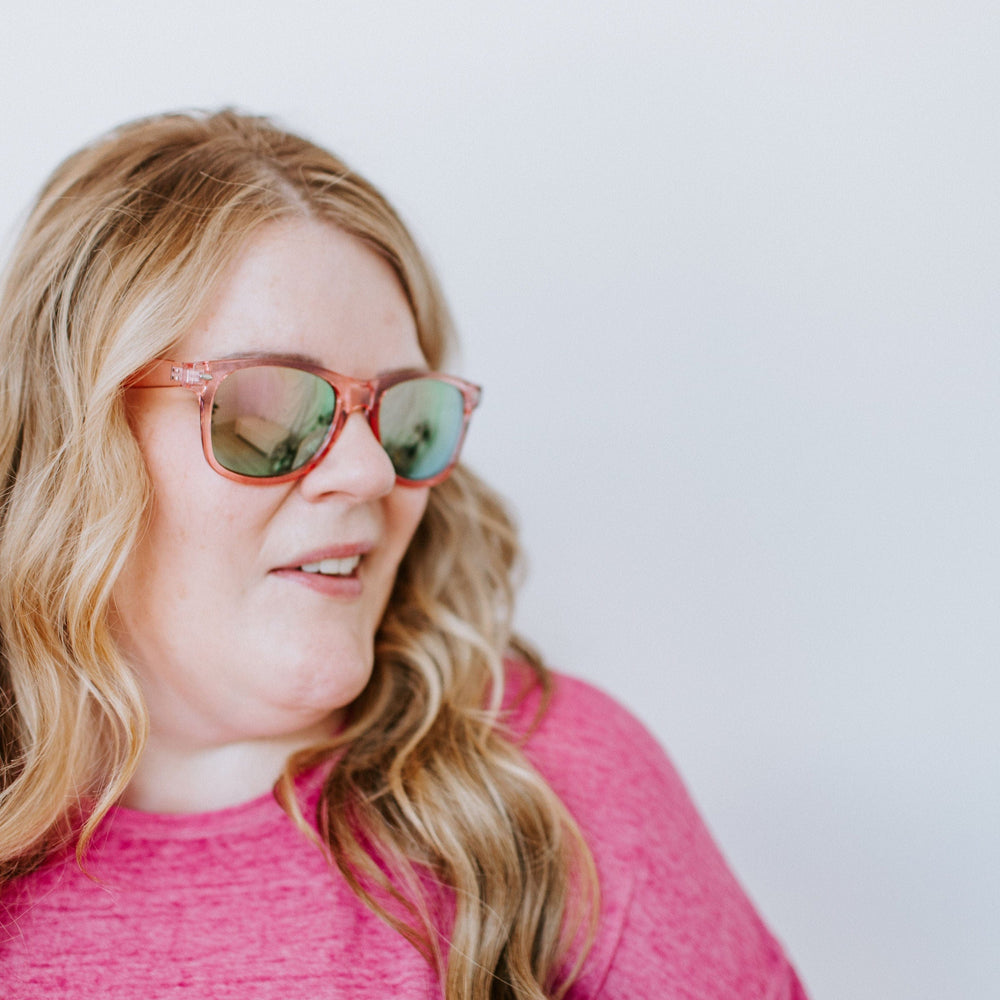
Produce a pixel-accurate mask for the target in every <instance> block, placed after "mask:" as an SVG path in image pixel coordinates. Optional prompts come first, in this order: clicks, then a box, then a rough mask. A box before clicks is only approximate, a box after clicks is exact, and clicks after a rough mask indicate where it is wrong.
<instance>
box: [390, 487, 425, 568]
mask: <svg viewBox="0 0 1000 1000" xmlns="http://www.w3.org/2000/svg"><path fill="white" fill-rule="evenodd" d="M429 496H430V490H428V489H413V488H411V487H407V486H397V487H396V488H395V489H394V490H393V493H392V497H391V499H390V509H389V513H388V520H389V527H390V531H391V533H392V535H393V541H394V543H395V547H396V549H397V561H398V560H400V559H402V558H403V556H404V555H405V554H406V550H407V549H408V548H409V546H410V542H411V541H412V540H413V535H414V533H415V532H416V530H417V526H418V525H419V524H420V520H421V518H422V517H423V516H424V512H425V511H426V510H427V500H428V497H429Z"/></svg>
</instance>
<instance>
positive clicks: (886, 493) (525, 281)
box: [0, 0, 1000, 1000]
mask: <svg viewBox="0 0 1000 1000" xmlns="http://www.w3.org/2000/svg"><path fill="white" fill-rule="evenodd" d="M28 7H29V5H28V4H17V5H16V6H15V5H14V4H4V6H3V12H2V19H0V96H2V105H0V107H2V110H0V143H2V146H0V150H2V156H0V230H2V231H3V233H4V234H7V239H8V240H9V234H10V232H11V231H12V230H13V227H14V225H15V221H16V220H17V219H18V217H19V214H20V213H21V211H22V210H23V208H24V206H25V205H26V204H27V202H28V200H29V198H30V197H31V195H32V194H33V192H34V191H35V190H36V189H37V187H38V185H39V184H40V183H41V180H42V177H43V175H44V174H45V173H46V172H47V171H48V170H49V169H50V168H51V167H53V166H54V165H55V163H56V162H57V161H58V160H59V159H60V158H61V157H62V156H63V155H65V154H66V153H68V152H69V151H70V150H71V149H73V148H75V147H76V146H77V145H79V144H80V143H82V142H83V141H85V140H87V139H88V138H90V137H92V136H93V135H95V134H97V133H98V132H100V131H102V130H104V129H105V128H106V127H108V126H110V125H111V124H113V123H116V122H118V121H120V120H123V119H126V118H130V117H135V116H138V115H141V114H145V113H148V112H151V111H154V110H161V109H165V108H173V107H179V106H215V105H219V104H223V103H232V104H236V105H239V106H241V107H244V108H249V109H252V110H256V111H263V112H268V113H273V114H276V115H277V116H279V117H280V118H281V119H282V120H284V121H286V122H287V123H289V124H290V125H292V126H293V127H295V128H297V129H299V130H302V131H305V132H307V133H308V134H311V135H312V136H314V137H316V138H317V139H319V140H320V141H322V142H324V143H326V144H328V145H330V146H331V147H333V148H334V149H336V150H338V151H339V152H341V153H342V154H343V155H345V156H346V157H348V158H349V159H350V160H351V161H352V162H354V163H355V164H357V165H358V167H359V168H360V169H362V170H363V171H364V172H366V173H367V174H369V175H370V176H371V177H372V179H374V180H375V181H376V182H377V183H379V184H381V185H382V186H383V187H384V188H385V189H386V190H387V191H388V192H389V193H390V195H391V196H392V197H393V198H394V200H395V201H396V202H397V204H398V205H399V207H400V208H401V210H402V212H403V214H404V215H405V216H406V217H407V218H408V219H409V220H410V222H411V223H412V225H413V226H414V228H415V230H416V231H417V233H418V235H419V236H420V238H421V239H422V241H423V243H424V244H425V245H426V246H427V248H428V249H429V251H430V255H431V257H432V258H433V259H434V260H435V261H436V263H437V265H438V267H439V270H440V272H441V274H442V276H443V280H444V283H445V287H446V289H448V291H449V294H450V298H451V301H452V304H453V307H454V311H455V313H456V316H457V319H458V322H459V325H460V328H461V330H462V333H463V336H464V342H465V356H464V361H463V363H462V364H461V365H460V366H459V367H460V369H461V370H462V371H464V372H465V373H466V374H468V375H470V376H473V377H475V378H477V379H480V380H482V381H483V382H485V383H486V386H487V391H486V396H485V402H484V406H483V408H482V410H481V412H480V413H479V415H478V416H477V419H476V425H475V427H474V432H473V435H472V440H471V442H470V445H469V456H470V459H471V461H472V463H473V464H474V465H475V466H476V467H477V468H478V469H480V470H481V471H482V472H483V473H484V474H485V475H486V476H487V477H488V478H489V479H490V480H492V481H493V482H495V483H497V484H498V485H500V486H501V487H502V488H503V489H504V490H505V492H506V493H507V494H508V495H509V496H510V497H511V499H512V500H513V502H514V504H515V506H516V508H517V510H518V511H519V512H520V517H521V520H522V523H523V527H524V535H525V539H526V543H527V547H528V550H529V552H530V554H531V571H530V577H529V580H528V583H527V586H526V587H525V589H524V593H523V601H522V606H521V612H520V621H521V624H522V627H523V629H524V630H525V631H526V632H527V633H529V634H530V635H531V636H532V637H533V638H534V639H535V640H536V641H537V642H538V643H539V644H540V645H541V646H542V648H543V649H544V650H545V651H546V653H547V654H548V655H549V657H550V659H551V660H552V661H553V662H555V663H556V664H558V665H560V666H562V667H564V668H567V669H569V670H571V671H574V672H576V673H579V674H582V675H585V676H587V677H589V678H592V679H594V680H596V681H597V682H599V683H600V684H602V685H603V686H604V687H606V688H608V689H610V690H611V691H613V692H616V693H617V694H618V695H619V696H620V697H621V698H622V699H624V700H625V701H626V702H627V703H628V704H630V705H631V706H632V707H633V708H634V709H635V710H636V711H637V712H638V713H639V715H640V716H642V717H643V718H644V719H645V720H646V721H647V722H648V723H649V724H650V726H651V727H652V728H653V729H654V730H655V731H656V733H657V734H658V735H659V736H660V738H661V739H662V740H663V741H664V743H666V744H667V745H668V747H669V748H670V750H671V753H672V754H673V756H674V758H675V760H676V761H677V762H678V764H679V766H680V768H681V770H682V771H683V773H684V774H685V775H686V777H687V780H688V782H689V784H690V785H691V787H692V790H693V792H694V795H695V797H696V799H697V800H698V802H699V803H700V805H701V807H702V809H703V810H704V813H705V815H706V817H707V819H708V822H709V823H710V825H711V827H712V828H713V830H714V831H715V833H716V835H717V837H718V838H719V840H720V842H721V843H722V845H723V848H724V850H725V851H726V852H727V854H728V855H729V857H730V859H731V861H732V862H733V865H734V867H735V868H736V869H737V871H738V872H739V873H740V875H741V877H742V879H743V881H744V882H745V884H746V886H747V887H748V889H749V891H750V893H751V894H752V895H753V897H754V898H755V899H756V901H757V902H758V904H759V906H760V907H761V909H762V910H763V911H764V913H765V915H766V917H767V919H768V920H769V921H770V923H771V924H772V925H773V926H774V927H775V928H776V930H777V932H778V934H779V936H780V937H781V938H782V939H783V940H784V941H785V943H786V945H787V946H788V948H789V950H790V952H791V953H792V955H793V957H794V959H795V960H796V962H797V964H798V966H799V967H800V969H801V971H802V973H803V976H804V978H805V980H806V982H807V984H808V985H809V987H810V990H811V992H812V993H813V995H814V997H815V998H817V1000H818V998H819V997H830V998H833V997H837V998H840V997H851V998H856V1000H867V998H871V1000H876V998H878V1000H885V998H900V1000H902V998H906V1000H910V998H913V1000H917V998H920V1000H923V998H927V1000H930V998H941V997H949V998H951V997H986V996H996V995H998V994H997V990H998V988H1000V987H998V986H997V983H998V982H1000V912H998V911H1000V903H998V900H1000V763H998V760H1000V736H998V730H1000V707H998V706H1000V682H998V679H997V663H998V653H1000V628H998V619H997V609H998V596H1000V594H998V591H1000V587H998V566H1000V562H998V560H1000V528H998V519H997V516H996V512H997V506H998V505H997V498H998V492H1000V474H998V463H1000V423H998V416H997V414H998V390H1000V345H998V337H997V334H998V329H997V327H998V322H997V316H998V298H1000V295H998V286H997V279H998V264H1000V195H998V186H997V185H998V178H1000V113H998V97H1000V70H998V66H1000V57H998V51H1000V47H998V43H1000V15H998V13H997V10H998V8H997V7H996V5H995V4H994V3H990V2H986V0H982V2H975V0H907V2H903V0H878V2H874V0H870V2H868V3H862V2H859V0H836V2H834V0H826V2H823V3H808V2H803V0H787V2H779V0H762V2H758V3H748V2H741V3H734V2H727V0H720V2H696V0H688V2H686V3H678V2H674V0H659V2H653V0H650V2H638V3H623V4H620V5H617V6H613V5H611V4H600V3H596V2H594V0H590V2H584V0H577V2H569V0H560V2H549V3H543V2H540V0H537V2H534V3H532V2H525V0H508V2H506V3H504V4H502V5H500V4H480V5H479V6H478V7H476V8H475V10H473V7H472V5H469V4H462V3H457V2H455V3H450V2H445V0H428V2H425V3H403V2H382V3H378V2H372V0H368V2H350V3H348V2H338V0H331V2H326V3H322V2H318V0H317V2H303V0H286V2H285V3H284V4H282V5H280V9H279V5H277V4H274V5H265V4H263V3H259V2H249V3H236V2H225V3H222V2H216V3H212V2H204V0H173V2H172V3H170V4H156V5H152V4H149V5H146V4H141V3H135V4H124V3H120V4H118V3H112V2H108V0H89V2H86V3H83V2H67V0H61V2H58V3H57V2H54V0H33V3H32V4H31V5H30V7H31V10H30V11H29V10H28Z"/></svg>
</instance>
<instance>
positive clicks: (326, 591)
mask: <svg viewBox="0 0 1000 1000" xmlns="http://www.w3.org/2000/svg"><path fill="white" fill-rule="evenodd" d="M355 572H357V571H356V570H355ZM271 574H272V575H273V576H280V577H281V578H282V579H283V580H291V582H292V583H297V584H299V585H300V586H302V587H308V588H309V590H315V591H316V593H317V594H323V595H324V596H326V597H359V596H360V594H361V581H360V580H359V579H358V577H357V576H324V575H323V574H322V573H305V572H303V571H302V570H300V569H275V570H271Z"/></svg>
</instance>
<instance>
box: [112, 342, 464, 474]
mask: <svg viewBox="0 0 1000 1000" xmlns="http://www.w3.org/2000/svg"><path fill="white" fill-rule="evenodd" d="M261 367H272V368H293V369H295V370H296V371H303V372H308V373H309V374H310V375H315V376H317V377H318V378H321V379H323V381H324V382H326V383H327V384H328V385H330V386H332V388H333V390H334V395H335V399H336V402H335V404H334V411H333V419H332V420H331V421H330V430H329V431H328V432H327V435H326V437H325V438H324V439H323V443H322V444H321V445H320V446H319V448H317V449H316V453H315V454H314V455H313V456H312V458H310V459H309V461H308V462H306V463H305V464H304V465H302V466H300V467H299V468H297V469H295V470H293V471H292V472H286V473H284V475H280V476H267V477H262V476H244V475H241V474H240V473H238V472H232V471H231V470H229V469H227V468H225V467H224V466H222V465H220V464H219V462H218V461H217V460H216V458H215V454H214V452H213V450H212V402H213V400H214V399H215V393H216V391H217V390H218V388H219V386H220V385H221V384H222V382H223V380H224V379H225V377H226V376H227V375H230V374H232V373H233V372H237V371H241V370H242V369H244V368H261ZM412 379H435V380H437V381H439V382H446V383H448V385H453V386H455V388H456V389H458V390H459V391H460V392H461V393H462V399H463V403H464V413H463V419H462V432H461V434H460V435H459V438H458V442H457V444H456V445H455V452H454V454H453V455H452V457H451V461H449V463H448V465H447V466H446V467H445V468H444V469H442V470H441V472H439V473H438V474H437V475H436V476H432V477H431V478H430V479H406V478H404V477H403V476H401V475H399V474H398V473H397V474H396V482H397V483H399V484H400V485H401V486H412V487H419V486H436V485H437V484H438V483H440V482H443V481H444V480H445V479H447V478H448V476H449V474H450V473H451V470H452V469H453V468H454V467H455V464H456V463H457V462H458V456H459V454H460V453H461V451H462V444H463V442H464V441H465V434H466V431H468V429H469V420H470V419H471V417H472V411H473V410H474V409H475V408H476V406H477V405H478V404H479V400H480V398H481V396H482V388H481V387H480V386H478V385H475V384H473V383H472V382H467V381H465V379H460V378H457V377H456V376H454V375H443V374H441V373H440V372H433V371H425V370H423V369H420V368H402V369H399V370H397V371H391V372H386V373H385V374H384V375H378V376H376V377H375V378H373V379H367V380H365V379H356V378H351V376H350V375H341V374H340V372H334V371H330V370H329V369H328V368H320V367H319V366H318V365H313V364H309V363H308V362H304V361H300V360H299V359H297V358H283V357H274V356H271V355H260V356H248V357H245V358H233V359H230V360H226V361H171V360H169V359H167V358H160V359H159V360H157V361H154V362H153V363H152V364H151V365H150V366H149V367H148V368H146V369H145V370H144V371H142V372H141V373H140V374H139V375H137V376H136V377H135V378H133V379H131V380H130V381H129V383H128V385H127V388H129V389H173V388H182V389H188V390H190V391H191V392H193V393H194V394H195V395H196V396H197V397H198V406H199V411H200V419H201V447H202V451H203V452H204V454H205V460H206V461H207V462H208V464H209V465H210V466H211V467H212V468H213V469H214V470H215V471H216V472H217V473H218V474H219V475H220V476H223V477H225V478H226V479H231V480H232V481H233V482H236V483H244V484H246V485H249V486H274V485H277V484H279V483H288V482H292V481H293V480H295V479H301V478H302V477H303V476H305V475H306V474H307V473H308V472H309V471H310V470H311V469H313V468H314V467H315V466H317V465H318V464H319V463H320V462H321V461H323V459H324V458H325V457H326V454H327V452H329V450H330V449H331V448H332V447H333V445H334V442H336V440H337V438H338V437H339V436H340V432H341V431H342V430H343V429H344V425H345V424H346V423H347V418H348V417H349V416H350V415H351V414H352V413H357V412H359V411H360V412H363V413H364V415H365V419H366V420H367V421H368V425H369V426H370V427H371V429H372V433H373V434H374V435H375V439H376V440H377V441H379V443H381V438H380V437H379V430H378V411H379V405H380V403H381V401H382V394H383V393H384V392H385V391H386V389H389V388H391V387H392V386H394V385H398V384H399V383H400V382H408V381H410V380H412Z"/></svg>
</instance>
